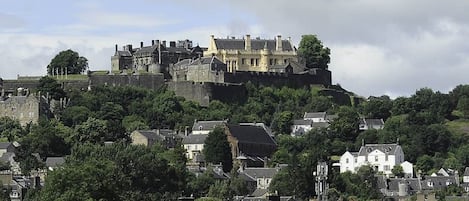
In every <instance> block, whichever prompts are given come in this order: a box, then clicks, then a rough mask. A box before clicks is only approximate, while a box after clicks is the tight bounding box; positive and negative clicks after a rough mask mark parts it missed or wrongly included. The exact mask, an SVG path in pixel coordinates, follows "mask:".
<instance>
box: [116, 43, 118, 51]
mask: <svg viewBox="0 0 469 201" xmlns="http://www.w3.org/2000/svg"><path fill="white" fill-rule="evenodd" d="M118 48H119V46H118V45H117V44H116V52H117V49H118Z"/></svg>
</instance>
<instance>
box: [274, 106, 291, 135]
mask: <svg viewBox="0 0 469 201" xmlns="http://www.w3.org/2000/svg"><path fill="white" fill-rule="evenodd" d="M292 125H293V112H290V111H283V112H280V113H276V114H274V120H273V123H272V129H273V130H274V131H276V132H278V133H279V134H290V132H291V126H292Z"/></svg>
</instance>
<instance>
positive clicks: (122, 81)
mask: <svg viewBox="0 0 469 201" xmlns="http://www.w3.org/2000/svg"><path fill="white" fill-rule="evenodd" d="M164 82H165V79H164V76H163V74H149V75H90V76H89V85H90V86H91V87H93V86H98V85H105V86H126V85H130V86H137V87H143V88H146V89H152V90H157V89H159V88H161V87H162V86H163V85H164Z"/></svg>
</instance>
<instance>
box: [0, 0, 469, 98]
mask: <svg viewBox="0 0 469 201" xmlns="http://www.w3.org/2000/svg"><path fill="white" fill-rule="evenodd" d="M0 3H1V5H2V6H1V7H0V78H3V79H16V77H17V76H18V75H21V76H42V75H45V74H46V66H47V64H49V62H50V60H51V59H52V58H53V57H54V56H55V55H57V54H58V53H59V52H60V51H63V50H67V49H72V50H74V51H76V52H78V53H79V54H80V55H81V56H84V57H86V58H87V59H88V60H89V66H90V70H110V69H111V61H110V59H111V56H112V55H113V54H114V46H115V44H118V45H119V47H122V46H124V45H126V44H133V45H134V46H138V45H139V43H140V42H141V41H143V42H144V44H145V45H149V44H150V43H151V40H157V39H159V40H166V41H172V40H183V39H190V40H192V41H193V43H194V44H199V45H200V46H207V45H208V41H209V37H210V35H212V34H213V35H215V37H218V38H226V37H227V36H230V37H231V36H234V37H243V36H244V35H245V34H250V35H251V37H261V38H271V39H273V38H274V37H275V36H276V35H282V37H284V38H286V37H291V38H292V42H293V43H294V45H295V46H298V43H299V41H300V40H301V36H302V35H305V34H315V35H317V36H318V38H319V39H320V40H321V41H322V42H323V45H324V46H327V47H329V48H330V49H331V63H330V64H329V70H331V71H332V82H333V84H340V85H341V86H342V87H343V88H345V89H347V90H349V91H352V92H354V93H356V94H358V95H361V96H363V97H368V96H381V95H388V96H391V97H393V98H395V97H399V96H409V95H412V94H414V93H415V91H417V90H418V89H420V88H424V87H428V88H431V89H433V90H434V91H441V92H443V93H447V92H449V91H451V90H452V89H453V88H454V87H456V86H457V85H460V84H468V83H469V41H468V39H469V12H468V10H469V1H465V0H446V1H441V0H289V1H281V0H278V1H273V0H255V1H248V0H225V1H220V0H217V1H215V0H198V1H187V0H173V1H160V0H133V1H119V0H113V1H111V0H80V1H71V0H41V1H26V0H15V1H12V0H0Z"/></svg>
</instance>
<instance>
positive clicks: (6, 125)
mask: <svg viewBox="0 0 469 201" xmlns="http://www.w3.org/2000/svg"><path fill="white" fill-rule="evenodd" d="M25 134H26V131H25V130H24V129H23V127H21V124H20V122H19V121H18V120H14V119H11V118H10V117H0V137H1V138H6V139H7V140H8V141H9V142H13V141H15V140H19V139H20V138H21V137H23V136H24V135H25Z"/></svg>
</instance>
